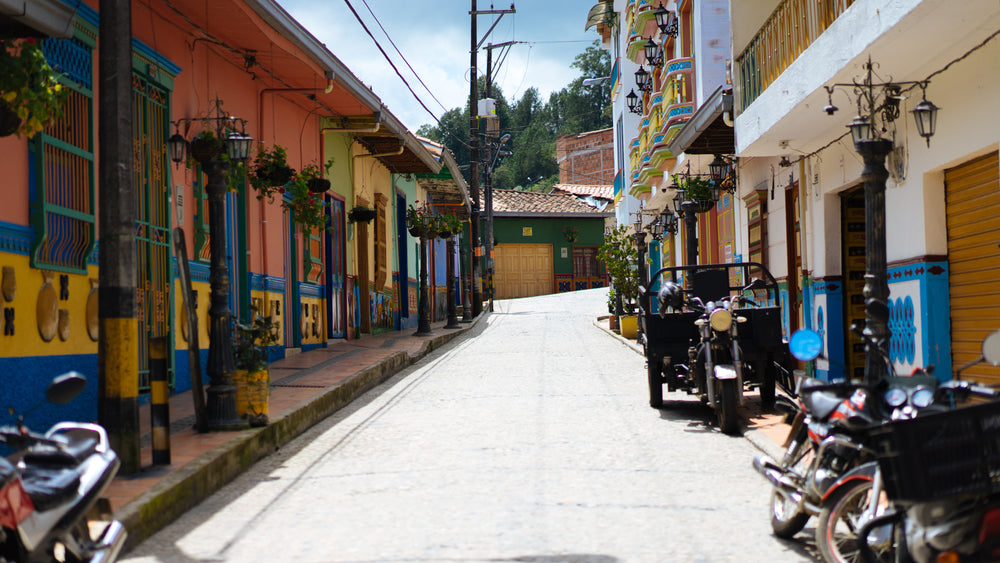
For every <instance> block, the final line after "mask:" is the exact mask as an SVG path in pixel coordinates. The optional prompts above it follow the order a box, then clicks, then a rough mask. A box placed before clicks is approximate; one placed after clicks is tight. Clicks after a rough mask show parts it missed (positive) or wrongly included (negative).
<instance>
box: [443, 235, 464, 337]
mask: <svg viewBox="0 0 1000 563" xmlns="http://www.w3.org/2000/svg"><path fill="white" fill-rule="evenodd" d="M456 236H458V235H457V234H456V233H452V235H451V236H450V237H448V242H447V244H446V245H445V247H446V248H447V255H448V265H447V267H446V268H445V271H446V273H447V276H446V277H447V279H448V292H447V295H448V324H446V325H444V328H461V326H462V325H460V324H458V307H457V306H456V305H455V283H456V279H455V237H456Z"/></svg>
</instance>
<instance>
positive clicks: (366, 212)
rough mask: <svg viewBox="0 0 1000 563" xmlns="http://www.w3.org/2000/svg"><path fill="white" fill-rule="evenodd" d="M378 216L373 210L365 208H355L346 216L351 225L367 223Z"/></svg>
mask: <svg viewBox="0 0 1000 563" xmlns="http://www.w3.org/2000/svg"><path fill="white" fill-rule="evenodd" d="M377 214H378V212H377V211H375V210H374V209H368V208H365V207H355V208H354V209H352V210H351V211H350V213H348V214H347V219H348V220H349V221H351V222H352V223H367V222H369V221H371V220H372V219H374V218H375V216H376V215H377Z"/></svg>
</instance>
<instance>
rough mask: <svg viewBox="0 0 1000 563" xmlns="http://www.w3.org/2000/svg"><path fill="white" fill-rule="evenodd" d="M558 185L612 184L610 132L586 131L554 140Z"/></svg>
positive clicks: (611, 138) (612, 149) (611, 141)
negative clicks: (557, 166) (557, 164)
mask: <svg viewBox="0 0 1000 563" xmlns="http://www.w3.org/2000/svg"><path fill="white" fill-rule="evenodd" d="M556 160H557V162H558V163H559V183H560V184H583V185H595V184H601V185H611V184H614V183H615V156H614V132H613V130H612V129H602V130H600V131H590V132H588V133H581V134H579V135H573V136H569V135H566V136H563V137H560V138H559V139H557V140H556Z"/></svg>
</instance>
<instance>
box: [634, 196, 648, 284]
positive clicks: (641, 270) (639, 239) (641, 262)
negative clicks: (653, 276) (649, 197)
mask: <svg viewBox="0 0 1000 563" xmlns="http://www.w3.org/2000/svg"><path fill="white" fill-rule="evenodd" d="M633 228H634V229H635V232H634V233H632V236H633V237H634V240H635V249H636V250H637V251H638V253H639V256H638V263H637V264H636V266H637V275H638V278H639V285H645V284H646V231H644V230H642V210H639V216H638V218H636V220H635V224H634V225H633Z"/></svg>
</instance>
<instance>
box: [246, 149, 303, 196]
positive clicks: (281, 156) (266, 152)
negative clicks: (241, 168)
mask: <svg viewBox="0 0 1000 563" xmlns="http://www.w3.org/2000/svg"><path fill="white" fill-rule="evenodd" d="M251 172H252V174H250V175H249V176H250V185H251V186H253V188H254V189H255V190H257V199H264V198H265V197H267V198H270V197H274V194H276V193H283V192H280V190H279V188H280V187H281V186H283V185H284V184H285V183H287V182H288V181H289V180H290V178H291V177H293V176H294V175H295V170H293V169H292V168H291V167H289V166H288V151H287V149H285V147H283V146H281V145H274V146H272V147H271V148H270V149H265V148H264V146H263V145H261V146H259V147H257V154H256V156H255V157H254V162H253V169H252V170H251Z"/></svg>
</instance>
